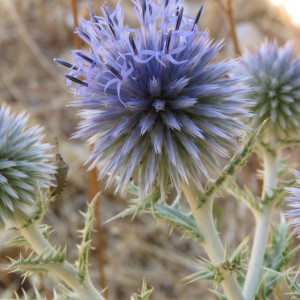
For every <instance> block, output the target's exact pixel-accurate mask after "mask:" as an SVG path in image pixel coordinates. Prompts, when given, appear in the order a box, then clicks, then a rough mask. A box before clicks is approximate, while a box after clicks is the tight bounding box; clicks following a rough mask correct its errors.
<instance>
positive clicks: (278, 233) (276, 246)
mask: <svg viewBox="0 0 300 300" xmlns="http://www.w3.org/2000/svg"><path fill="white" fill-rule="evenodd" d="M291 238H292V235H291V232H290V228H289V226H288V225H287V223H286V221H285V218H284V217H281V222H280V224H279V226H278V227H276V228H275V229H274V230H273V231H272V234H271V245H270V246H269V247H268V248H267V250H266V253H265V262H264V266H265V268H264V271H263V279H262V282H261V285H260V288H259V291H258V293H257V295H256V299H263V297H268V296H270V295H271V294H272V293H273V291H274V289H275V288H276V286H277V284H278V282H279V281H280V280H282V279H283V276H282V273H281V272H282V269H283V268H284V267H285V266H287V264H288V263H289V262H290V260H291V258H292V255H293V253H294V252H295V251H296V250H295V249H291Z"/></svg>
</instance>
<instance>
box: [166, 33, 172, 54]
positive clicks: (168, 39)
mask: <svg viewBox="0 0 300 300" xmlns="http://www.w3.org/2000/svg"><path fill="white" fill-rule="evenodd" d="M171 37H172V29H170V30H169V32H168V35H167V38H166V47H165V53H166V54H168V53H169V48H170V43H171Z"/></svg>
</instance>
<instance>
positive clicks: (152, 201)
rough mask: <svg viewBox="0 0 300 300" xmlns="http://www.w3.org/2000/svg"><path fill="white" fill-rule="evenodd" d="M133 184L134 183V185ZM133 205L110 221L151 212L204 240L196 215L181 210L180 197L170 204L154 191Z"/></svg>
mask: <svg viewBox="0 0 300 300" xmlns="http://www.w3.org/2000/svg"><path fill="white" fill-rule="evenodd" d="M132 186H133V185H132ZM131 202H132V205H131V206H130V207H129V208H127V209H125V210H124V211H123V212H121V213H120V214H118V215H116V216H115V217H113V218H111V219H110V220H108V221H107V222H109V221H112V220H116V219H118V218H123V217H125V216H128V215H133V216H135V215H136V214H138V213H139V214H141V213H149V214H152V215H153V217H157V218H160V219H163V220H165V221H166V222H167V223H169V224H170V225H171V226H172V227H173V228H178V229H180V230H181V231H182V232H183V233H184V234H187V235H189V236H191V237H193V238H195V239H197V240H198V241H199V242H202V241H203V237H202V235H201V232H200V230H199V229H198V227H197V224H196V222H195V219H194V217H193V216H192V215H191V214H190V213H183V212H182V211H181V210H180V197H179V196H177V198H176V199H175V200H174V201H173V203H172V204H171V205H168V204H166V203H165V201H163V200H162V199H160V198H159V192H158V191H157V192H154V193H153V194H152V195H150V196H148V197H146V198H145V199H133V200H131Z"/></svg>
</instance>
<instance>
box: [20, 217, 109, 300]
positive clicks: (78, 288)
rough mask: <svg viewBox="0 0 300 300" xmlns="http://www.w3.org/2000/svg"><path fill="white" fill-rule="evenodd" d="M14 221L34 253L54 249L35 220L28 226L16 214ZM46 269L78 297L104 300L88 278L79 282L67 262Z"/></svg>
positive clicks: (74, 271) (74, 269) (76, 272)
mask: <svg viewBox="0 0 300 300" xmlns="http://www.w3.org/2000/svg"><path fill="white" fill-rule="evenodd" d="M15 223H16V225H17V227H18V229H19V232H20V234H21V235H22V236H23V237H24V238H25V239H26V240H27V242H28V243H29V244H30V247H31V248H32V249H33V250H34V251H35V252H36V253H38V254H44V255H45V256H46V255H47V254H49V253H51V252H53V251H55V250H54V248H53V247H52V246H51V244H50V243H49V242H48V240H47V239H46V238H45V237H44V236H43V235H42V233H41V232H40V230H39V228H38V224H37V223H36V222H35V223H33V224H30V225H28V226H24V218H23V217H22V216H17V217H16V218H15ZM47 270H48V271H50V272H51V273H52V274H53V275H55V276H56V277H57V278H59V279H60V280H62V281H63V282H65V283H66V284H67V285H68V286H69V287H71V288H72V289H73V291H74V292H76V293H77V295H78V296H79V298H80V299H83V300H90V299H93V300H98V299H99V300H104V298H103V297H102V296H101V295H100V294H99V293H98V291H97V290H96V289H95V287H94V286H93V284H92V282H91V280H90V278H88V277H87V279H86V280H85V281H84V283H80V282H79V280H78V278H77V274H78V271H77V269H76V268H75V267H74V266H72V265H71V264H70V263H69V262H63V263H61V264H54V265H51V264H49V265H47Z"/></svg>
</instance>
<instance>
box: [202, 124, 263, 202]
mask: <svg viewBox="0 0 300 300" xmlns="http://www.w3.org/2000/svg"><path fill="white" fill-rule="evenodd" d="M265 124H266V121H265V122H263V123H262V124H261V125H260V126H259V127H258V128H257V129H256V130H255V131H254V132H253V133H252V135H251V136H250V138H249V140H248V141H247V143H246V144H245V146H244V147H243V149H242V150H241V151H240V152H237V153H236V154H235V155H234V156H233V157H232V158H231V160H230V161H229V163H228V164H227V165H226V166H225V167H224V169H223V171H222V173H221V175H220V176H219V177H218V178H217V179H216V180H215V181H214V182H213V183H212V182H208V183H207V184H206V186H205V188H204V191H203V192H201V193H199V196H198V203H199V207H201V206H202V205H203V204H204V203H205V202H206V201H207V200H208V199H211V198H213V197H214V196H215V194H216V193H217V192H218V190H219V189H220V188H221V186H223V184H225V182H226V181H227V180H228V178H229V177H231V176H233V175H234V174H235V172H236V170H237V169H238V168H240V167H241V166H243V165H244V164H245V163H246V161H247V158H248V156H249V155H250V154H251V153H252V150H253V147H254V144H255V141H256V139H257V137H258V135H259V133H260V131H261V130H262V128H263V127H264V125H265Z"/></svg>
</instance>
